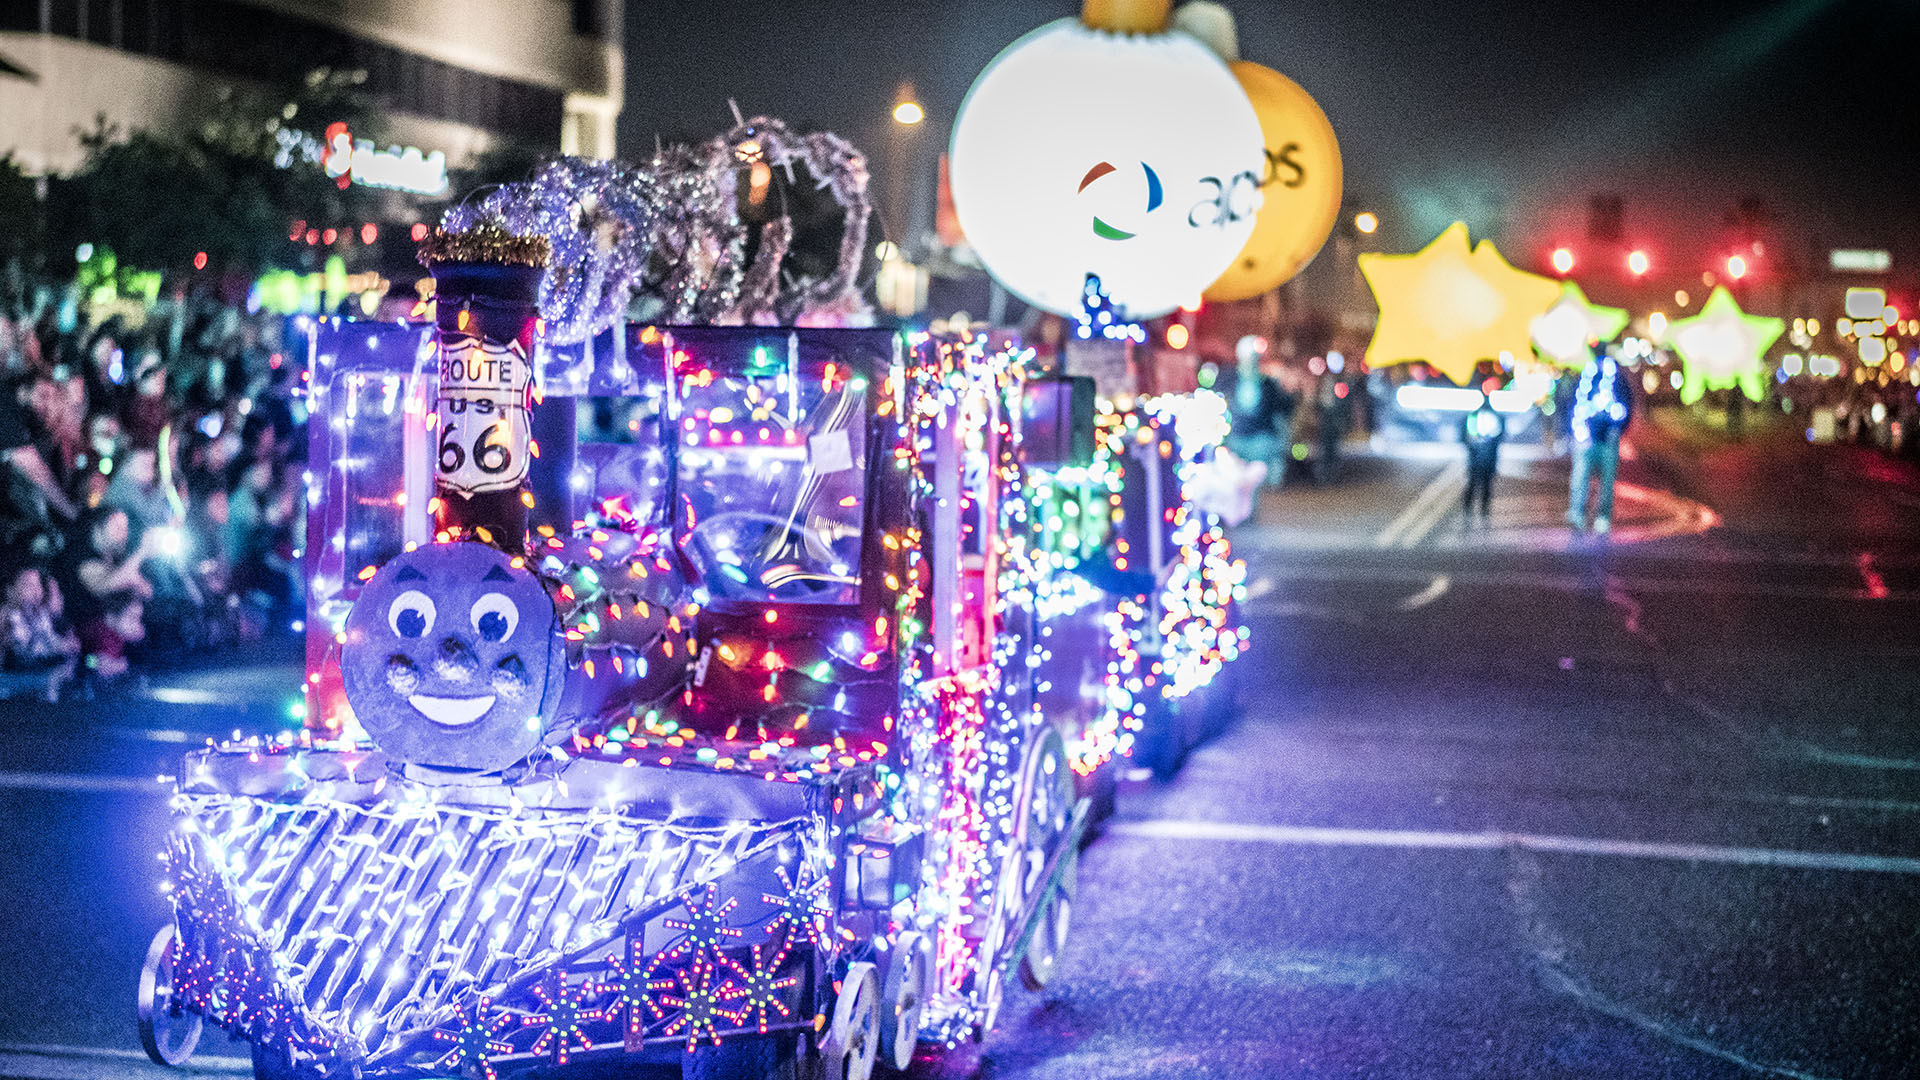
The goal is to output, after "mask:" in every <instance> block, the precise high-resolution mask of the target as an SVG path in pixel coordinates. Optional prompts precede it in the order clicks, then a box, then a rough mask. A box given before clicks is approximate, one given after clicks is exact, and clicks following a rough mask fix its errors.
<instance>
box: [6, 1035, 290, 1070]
mask: <svg viewBox="0 0 1920 1080" xmlns="http://www.w3.org/2000/svg"><path fill="white" fill-rule="evenodd" d="M209 1034H211V1033H209ZM0 1075H4V1076H8V1077H17V1078H19V1080H124V1078H125V1077H129V1076H153V1077H167V1076H171V1077H191V1076H235V1075H239V1076H252V1075H253V1062H252V1061H250V1060H248V1059H246V1058H237V1057H221V1056H217V1055H211V1054H206V1055H202V1054H195V1055H194V1056H193V1057H191V1058H188V1059H187V1061H186V1063H185V1064H184V1065H181V1066H180V1067H178V1068H174V1069H169V1068H166V1067H165V1066H161V1065H155V1064H154V1063H153V1062H151V1061H149V1060H148V1059H147V1055H145V1054H143V1053H141V1052H140V1051H138V1050H116V1049H111V1048H108V1047H101V1046H40V1045H35V1044H30V1043H0Z"/></svg>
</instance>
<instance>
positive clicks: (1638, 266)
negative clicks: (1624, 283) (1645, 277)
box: [1627, 248, 1652, 277]
mask: <svg viewBox="0 0 1920 1080" xmlns="http://www.w3.org/2000/svg"><path fill="white" fill-rule="evenodd" d="M1651 265H1652V264H1651V263H1650V262H1648V261H1647V253H1646V252H1644V251H1641V250H1640V249H1639V248H1634V249H1633V250H1632V251H1629V252H1627V269H1628V270H1631V271H1633V275H1634V276H1635V277H1639V276H1640V275H1641V274H1644V273H1646V272H1647V268H1648V267H1649V266H1651Z"/></svg>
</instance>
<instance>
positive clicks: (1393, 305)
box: [1360, 221, 1560, 386]
mask: <svg viewBox="0 0 1920 1080" xmlns="http://www.w3.org/2000/svg"><path fill="white" fill-rule="evenodd" d="M1360 273H1361V274H1363V275H1365V276H1366V279H1367V287H1368V288H1370V289H1372V290H1373V298H1374V300H1375V301H1376V302H1378V303H1379V305H1380V322H1379V324H1378V325H1377V326H1375V327H1374V331H1373V341H1372V343H1371V344H1369V345H1368V346H1367V364H1368V365H1369V366H1370V367H1388V366H1391V365H1394V364H1408V363H1413V362H1414V361H1420V360H1424V361H1425V362H1426V363H1428V364H1429V365H1431V366H1432V367H1433V368H1434V370H1436V371H1439V372H1440V373H1441V374H1443V375H1445V376H1446V377H1447V378H1449V379H1452V380H1453V381H1454V382H1456V383H1458V384H1460V385H1462V386H1466V385H1468V384H1469V383H1470V382H1471V381H1472V379H1473V369H1474V368H1475V366H1477V365H1478V364H1479V363H1480V361H1482V360H1495V361H1497V360H1499V359H1500V358H1501V355H1502V354H1505V355H1506V356H1507V357H1509V358H1518V357H1524V356H1526V355H1527V353H1528V352H1529V351H1531V349H1532V348H1533V335H1532V324H1533V319H1534V316H1536V315H1539V314H1540V313H1542V312H1544V311H1546V310H1547V308H1549V307H1551V306H1552V305H1553V302H1554V301H1555V300H1556V299H1558V298H1559V296H1560V285H1559V283H1558V282H1556V281H1553V280H1552V279H1550V278H1544V277H1541V276H1540V275H1538V274H1529V273H1527V272H1526V271H1524V270H1516V269H1514V267H1513V265H1512V264H1511V263H1509V262H1507V260H1506V259H1504V258H1502V257H1501V255H1500V252H1499V251H1498V250H1497V249H1496V248H1495V247H1494V246H1493V244H1492V243H1490V242H1488V241H1486V240H1482V241H1480V243H1479V245H1478V246H1477V247H1474V248H1472V249H1471V250H1469V248H1468V247H1467V226H1466V223H1465V222H1460V221H1456V222H1454V223H1453V224H1452V225H1449V226H1447V228H1446V231H1445V232H1442V233H1441V234H1440V235H1439V236H1437V237H1435V238H1434V240H1433V243H1431V244H1428V245H1427V246H1426V247H1424V248H1422V249H1421V250H1420V251H1418V252H1416V253H1415V254H1412V255H1383V254H1379V253H1374V252H1369V253H1367V254H1365V255H1362V256H1360Z"/></svg>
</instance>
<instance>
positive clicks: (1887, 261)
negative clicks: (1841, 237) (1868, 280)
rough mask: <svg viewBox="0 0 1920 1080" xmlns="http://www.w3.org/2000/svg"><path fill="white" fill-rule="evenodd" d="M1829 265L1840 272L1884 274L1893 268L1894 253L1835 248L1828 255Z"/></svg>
mask: <svg viewBox="0 0 1920 1080" xmlns="http://www.w3.org/2000/svg"><path fill="white" fill-rule="evenodd" d="M1827 265H1828V266H1830V267H1831V268H1833V269H1835V270H1840V271H1852V272H1854V273H1865V274H1884V273H1886V272H1887V271H1888V270H1890V269H1892V268H1893V253H1892V252H1890V251H1874V250H1869V249H1861V248H1835V249H1833V251H1831V252H1830V253H1828V255H1827Z"/></svg>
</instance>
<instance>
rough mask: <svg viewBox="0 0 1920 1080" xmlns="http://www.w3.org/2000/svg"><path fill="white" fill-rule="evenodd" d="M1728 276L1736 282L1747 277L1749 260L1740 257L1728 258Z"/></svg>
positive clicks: (1730, 256) (1732, 256) (1731, 256)
mask: <svg viewBox="0 0 1920 1080" xmlns="http://www.w3.org/2000/svg"><path fill="white" fill-rule="evenodd" d="M1727 276H1728V277H1730V278H1732V279H1733V280H1735V281H1739V280H1740V279H1741V278H1743V277H1746V276H1747V260H1746V259H1745V258H1744V257H1742V256H1739V255H1729V256H1727Z"/></svg>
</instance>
